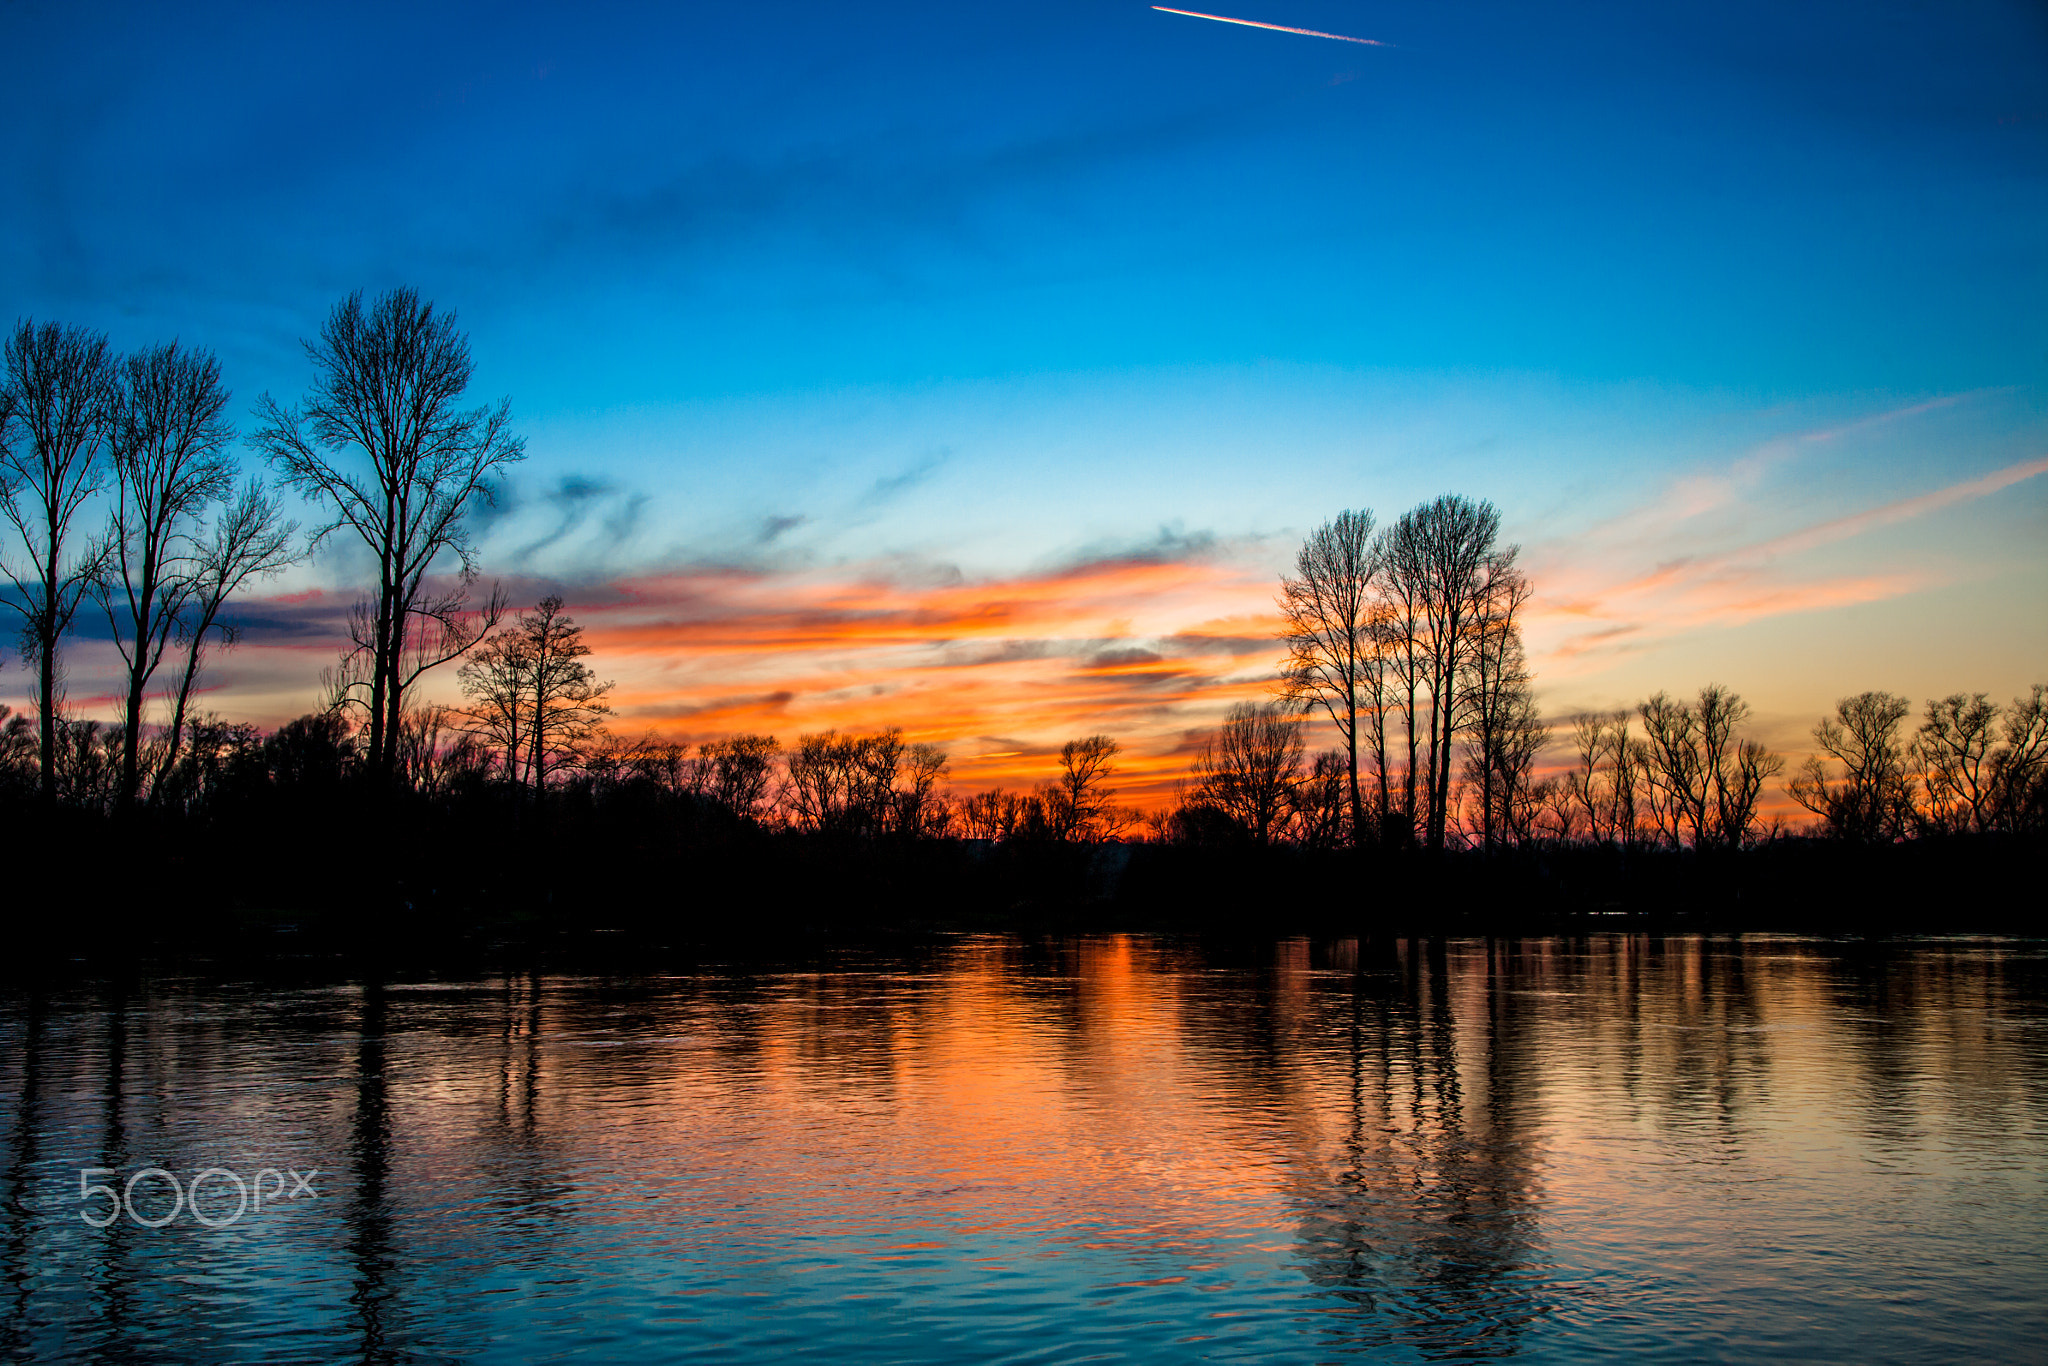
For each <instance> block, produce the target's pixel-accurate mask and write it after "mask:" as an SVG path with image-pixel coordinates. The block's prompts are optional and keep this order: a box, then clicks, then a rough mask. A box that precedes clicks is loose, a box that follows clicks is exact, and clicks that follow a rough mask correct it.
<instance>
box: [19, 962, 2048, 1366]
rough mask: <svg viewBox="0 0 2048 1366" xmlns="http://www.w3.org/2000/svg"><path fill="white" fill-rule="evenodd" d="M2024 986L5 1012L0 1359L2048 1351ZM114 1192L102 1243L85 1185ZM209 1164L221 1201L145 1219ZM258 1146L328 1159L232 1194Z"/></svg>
mask: <svg viewBox="0 0 2048 1366" xmlns="http://www.w3.org/2000/svg"><path fill="white" fill-rule="evenodd" d="M2044 969H2048V961H2044V949H2043V946H2042V945H2040V944H2037V943H2031V942H2012V941H1997V940H1954V941H1930V942H1921V943H1911V944H1894V945H1889V946H1882V947H1871V946H1865V945H1850V944H1836V943H1824V942H1813V941H1801V940H1791V939H1774V938H1754V937H1752V938H1746V939H1709V938H1666V939H1659V938H1641V937H1624V936H1615V937H1606V938H1593V939H1571V940H1567V939H1539V940H1491V941H1487V940H1470V941H1458V940H1452V941H1449V942H1445V941H1441V940H1438V941H1388V942H1381V943H1370V942H1368V943H1365V944H1363V945H1361V944H1358V943H1353V942H1338V943H1334V944H1321V943H1318V944H1310V943H1308V942H1307V941H1285V942H1281V943H1278V944H1269V945H1266V946H1263V947H1260V948H1257V949H1250V950H1246V949H1233V950H1230V951H1222V950H1216V949H1205V948H1203V947H1201V946H1198V945H1189V944H1181V943H1175V942H1170V941H1160V940H1151V939H1146V938H1139V937H1110V938H1100V939H1081V940H1069V941H1058V942H1053V941H1046V942H1019V941H1016V940H1012V939H1006V938H997V937H988V938H970V939H963V940H960V941H958V942H956V943H953V944H950V945H947V946H943V947H940V948H937V949H933V950H930V951H920V952H917V953H914V954H908V955H902V956H896V957H879V956H875V955H872V954H865V955H864V954H854V953H848V954H846V955H843V956H841V957H839V958H835V959H833V960H830V961H828V962H826V963H825V964H824V965H822V966H814V967H811V968H808V969H806V970H801V971H779V970H778V971H766V970H759V969H748V968H744V967H733V968H729V969H712V970H704V971H698V972H691V973H687V974H647V975H642V976H632V977H607V978H596V977H587V976H497V977H490V978H485V979H481V980H471V981H454V982H447V981H436V982H402V981H393V982H382V983H365V982H360V981H355V982H345V983H336V984H323V985H317V986H294V987H289V988H280V987H278V986H276V985H275V984H267V983H253V982H252V983H239V984H220V983H206V982H200V981H194V980H184V979H173V978H162V979H154V980H149V981H144V982H139V983H128V984H125V985H121V986H115V985H107V984H84V985H74V986H68V987H65V988H62V989H52V990H50V991H46V992H41V993H28V992H24V991H20V990H15V991H12V992H11V993H8V994H5V995H0V1045H4V1053H0V1105H4V1106H5V1107H6V1109H5V1114H4V1116H0V1134H4V1142H5V1145H6V1146H5V1149H4V1151H0V1193H4V1202H5V1203H4V1206H0V1278H4V1280H0V1359H7V1360H28V1361H47V1360H62V1359H84V1358H91V1357H145V1358H149V1359H153V1360H163V1361H180V1360H188V1361H195V1362H197V1361H206V1362H212V1361H237V1360H323V1361H324V1360H350V1359H358V1360H369V1361H413V1360H419V1361H437V1360H461V1361H482V1362H491V1361H505V1362H513V1361H529V1360H537V1359H538V1360H545V1359H565V1358H570V1357H581V1358H584V1359H591V1360H626V1359H632V1360H644V1361H659V1360H682V1359H691V1358H704V1359H720V1360H731V1359H737V1358H741V1357H748V1358H760V1357H765V1356H767V1355H770V1354H773V1355H780V1356H813V1357H818V1358H830V1359H858V1360H877V1361H880V1360H891V1361H908V1362H937V1361H953V1360H1003V1361H1074V1360H1081V1359H1094V1358H1104V1359H1121V1360H1170V1361H1183V1360H1202V1359H1214V1360H1234V1359H1251V1358H1259V1359H1268V1360H1297V1361H1344V1360H1352V1359H1363V1360H1373V1361H1421V1360H1470V1359H1481V1358H1494V1357H1525V1358H1528V1359H1531V1360H1535V1361H1575V1360H1580V1359H1593V1358H1622V1357H1627V1358H1631V1359H1641V1358H1651V1359H1662V1360H1672V1361H1694V1360H1703V1359H1720V1360H1735V1359H1758V1358H1768V1359H1780V1360H1788V1359H1813V1358H1830V1359H1861V1360H1886V1361H1941V1360H1953V1359H1958V1358H1965V1357H1969V1356H1981V1357H1986V1358H1994V1359H2001V1360H2004V1359H2013V1358H2015V1357H2026V1356H2029V1355H2032V1356H2035V1357H2036V1358H2037V1359H2038V1357H2039V1355H2040V1353H2041V1351H2042V1349H2041V1344H2042V1343H2043V1342H2044V1341H2048V1273H2044V1269H2043V1254H2042V1249H2043V1248H2044V1247H2048V1182H2044V1175H2048V1088H2044V1080H2048V1001H2044V991H2043V984H2044ZM146 1167H158V1168H162V1169H163V1170H164V1171H165V1172H167V1173H169V1174H170V1176H169V1177H168V1178H166V1177H163V1176H158V1175H151V1176H146V1177H144V1178H142V1179H141V1181H140V1183H139V1184H138V1185H136V1186H135V1187H134V1190H133V1196H134V1199H133V1202H132V1209H130V1210H129V1212H127V1213H124V1214H122V1215H121V1216H119V1217H117V1218H116V1219H115V1220H114V1222H112V1223H111V1224H110V1225H109V1226H108V1227H106V1228H104V1229H100V1228H94V1227H91V1226H89V1225H88V1223H87V1222H86V1218H85V1216H86V1215H92V1216H93V1217H95V1218H97V1217H100V1216H101V1214H102V1213H103V1212H105V1211H106V1210H107V1209H108V1204H107V1201H106V1198H105V1197H104V1196H103V1195H102V1196H95V1197H92V1198H87V1199H81V1196H80V1190H81V1177H80V1172H81V1171H84V1170H88V1169H99V1174H96V1175H93V1176H89V1177H87V1178H86V1183H87V1184H95V1183H100V1184H105V1183H111V1184H113V1185H114V1186H116V1187H117V1188H119V1187H120V1186H122V1185H125V1184H126V1183H127V1182H128V1181H130V1180H131V1178H133V1177H134V1176H135V1174H136V1173H137V1172H139V1171H141V1170H142V1169H143V1168H146ZM211 1168H219V1169H221V1172H220V1173H217V1174H215V1175H213V1176H210V1177H208V1178H207V1179H206V1180H205V1181H203V1182H202V1183H201V1184H200V1199H199V1212H200V1213H201V1214H203V1215H205V1216H207V1217H208V1218H209V1219H211V1220H212V1221H213V1222H215V1223H217V1224H221V1225H223V1226H221V1227H217V1228H215V1227H208V1226H207V1225H206V1224H203V1223H201V1222H199V1221H197V1220H196V1219H195V1218H194V1217H193V1212H192V1210H191V1208H190V1207H189V1205H188V1206H186V1207H183V1208H180V1209H178V1211H177V1214H176V1217H175V1218H173V1219H171V1220H170V1221H169V1222H167V1223H165V1224H164V1225H163V1226H162V1227H160V1228H149V1227H143V1226H141V1224H140V1223H138V1222H137V1220H138V1219H142V1220H149V1221H152V1222H154V1221H156V1220H160V1219H162V1218H163V1217H164V1215H165V1214H166V1213H168V1212H170V1211H171V1209H172V1197H171V1193H170V1188H169V1186H168V1184H167V1181H168V1179H177V1180H179V1181H180V1182H181V1183H186V1184H187V1185H188V1189H189V1182H190V1178H192V1177H193V1176H194V1175H195V1174H197V1173H199V1172H202V1171H205V1170H207V1169H211ZM265 1170H271V1171H274V1172H276V1173H278V1176H277V1178H276V1181H275V1184H276V1185H278V1186H279V1187H282V1186H283V1185H284V1184H285V1177H284V1175H283V1174H284V1173H286V1172H292V1171H296V1172H298V1173H300V1174H301V1176H302V1177H304V1174H305V1173H308V1172H313V1171H316V1170H317V1173H318V1174H317V1175H313V1176H310V1177H304V1179H305V1180H306V1182H307V1187H308V1190H309V1191H310V1192H311V1193H309V1194H307V1193H302V1194H300V1195H299V1196H298V1198H295V1199H285V1198H283V1195H282V1191H279V1192H278V1193H275V1194H270V1195H269V1202H268V1203H267V1204H265V1206H264V1207H263V1208H262V1209H260V1210H255V1209H247V1208H244V1212H243V1213H242V1214H241V1215H240V1216H239V1217H236V1218H234V1219H233V1220H232V1222H229V1216H231V1215H233V1214H234V1213H235V1211H236V1209H237V1208H238V1204H237V1199H236V1192H235V1189H234V1188H233V1185H232V1182H231V1177H233V1178H240V1179H241V1180H242V1182H243V1184H244V1185H245V1186H246V1185H248V1184H249V1183H250V1182H251V1181H253V1180H256V1179H257V1174H258V1173H260V1172H262V1171H265ZM265 1180H266V1182H267V1181H268V1178H265ZM266 1192H268V1185H266Z"/></svg>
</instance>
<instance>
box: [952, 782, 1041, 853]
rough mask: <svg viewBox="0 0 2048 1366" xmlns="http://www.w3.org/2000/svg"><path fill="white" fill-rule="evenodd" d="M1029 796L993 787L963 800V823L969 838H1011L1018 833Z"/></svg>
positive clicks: (961, 818) (961, 812)
mask: <svg viewBox="0 0 2048 1366" xmlns="http://www.w3.org/2000/svg"><path fill="white" fill-rule="evenodd" d="M1026 800H1028V799H1027V798H1026V797H1025V796H1023V795H1022V794H1019V793H1016V792H1010V791H1006V790H1005V789H1003V788H1000V787H992V788H990V789H989V790H988V791H986V792H979V793H976V794H975V795H974V796H972V797H969V798H968V799H967V800H966V801H964V802H962V803H961V804H960V823H961V825H962V827H963V828H964V829H965V830H966V833H967V837H968V838H969V839H977V840H1006V839H1009V838H1010V837H1011V836H1012V835H1014V834H1016V833H1017V827H1018V824H1019V822H1020V821H1021V820H1022V818H1023V813H1024V803H1025V802H1026Z"/></svg>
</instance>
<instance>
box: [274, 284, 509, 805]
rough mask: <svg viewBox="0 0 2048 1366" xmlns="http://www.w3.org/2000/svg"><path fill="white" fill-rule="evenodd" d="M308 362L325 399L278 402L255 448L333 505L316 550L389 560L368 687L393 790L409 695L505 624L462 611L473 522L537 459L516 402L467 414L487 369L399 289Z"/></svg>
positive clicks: (374, 765)
mask: <svg viewBox="0 0 2048 1366" xmlns="http://www.w3.org/2000/svg"><path fill="white" fill-rule="evenodd" d="M306 354H307V357H308V358H309V359H310V360H311V361H312V362H313V365H314V368H315V370H316V372H317V377H316V379H315V382H314V386H313V389H312V390H311V392H310V393H309V394H308V395H307V396H306V399H305V401H304V402H303V403H301V404H300V405H299V406H298V407H296V408H284V407H281V406H279V405H278V404H277V403H276V402H275V401H273V400H272V399H271V397H270V396H269V395H268V394H265V395H264V396H263V398H262V400H261V402H260V403H259V404H258V406H257V415H258V416H259V418H261V419H262V422H263V426H262V428H261V429H260V430H259V431H258V432H257V433H256V436H255V438H254V439H255V441H256V443H257V444H258V445H259V446H261V447H262V448H263V449H264V450H265V451H266V452H267V453H268V454H269V456H270V458H271V460H272V462H273V463H274V464H275V465H276V466H277V468H278V470H279V471H280V472H281V473H282V474H283V475H284V477H285V478H286V479H287V480H288V481H289V482H290V483H291V485H292V487H294V488H296V489H298V490H299V491H300V492H301V493H303V494H305V495H306V496H307V497H309V498H314V499H318V500H321V501H323V502H325V503H327V504H328V505H330V507H331V508H332V509H333V519H332V520H331V521H329V522H328V523H326V524H325V525H324V526H322V527H320V528H319V529H318V530H317V531H316V532H315V533H314V540H315V542H316V543H317V542H318V541H319V540H321V539H322V538H324V537H325V536H327V535H329V534H330V533H332V532H335V531H339V530H341V529H342V528H344V527H345V528H347V529H348V530H350V531H351V532H353V533H354V534H355V535H356V536H357V537H358V538H360V539H361V541H362V543H363V544H364V546H366V547H367V548H368V550H369V552H370V555H371V557H372V558H373V559H374V560H375V561H376V564H377V589H376V594H375V596H374V598H373V599H372V600H371V602H370V604H369V607H368V610H367V611H366V612H365V613H364V618H363V622H362V624H361V629H360V630H359V631H358V632H357V644H358V646H359V647H360V648H361V649H362V650H363V651H364V652H365V653H366V654H367V655H368V659H369V663H368V675H369V676H368V678H367V679H363V680H361V682H362V683H363V685H364V686H365V687H366V688H367V691H368V693H369V698H368V710H369V714H370V728H369V729H370V734H369V756H368V762H369V767H370V771H371V773H372V774H373V775H374V776H375V777H376V778H378V779H379V780H382V781H387V782H388V781H389V780H390V778H391V776H392V773H393V768H394V761H395V756H396V749H395V741H396V734H397V726H398V720H399V717H400V716H401V715H402V714H403V712H404V702H405V693H406V689H407V688H408V687H409V686H410V684H411V683H413V682H414V681H416V680H417V679H418V677H419V676H420V674H421V673H423V672H425V670H427V669H430V668H433V667H435V666H437V665H439V664H443V663H447V662H448V661H450V660H452V659H454V658H457V657H459V656H460V655H462V654H463V653H465V652H467V651H468V650H469V649H470V648H472V647H473V646H475V645H476V644H477V643H478V642H479V641H481V640H482V639H483V637H484V634H485V632H487V631H488V630H490V629H491V628H492V627H493V626H495V624H496V619H495V614H494V613H492V612H489V611H487V612H486V613H484V614H483V616H482V617H472V616H469V615H468V614H465V613H464V612H463V611H462V610H461V604H462V600H463V599H462V594H463V592H464V591H466V589H467V587H468V585H469V583H470V582H471V581H472V580H473V578H474V576H475V573H476V566H475V562H474V557H473V552H472V546H471V541H470V537H469V532H468V529H467V526H466V523H465V521H464V518H465V515H466V514H467V513H468V512H470V511H471V510H472V509H473V508H474V507H475V506H476V505H477V504H478V503H488V502H490V501H491V499H492V496H493V494H492V486H491V481H492V479H493V478H494V477H495V476H496V475H497V474H498V473H499V472H500V471H502V470H503V469H504V468H505V467H506V466H507V465H510V464H511V463H513V462H514V461H517V460H520V459H523V458H524V455H525V446H524V443H523V442H522V441H521V440H520V438H518V437H516V436H514V435H512V433H511V423H512V406H511V400H509V399H506V400H502V401H501V402H500V403H499V404H498V406H497V407H496V408H489V407H482V408H471V409H464V408H459V407H457V406H456V405H457V402H458V400H459V399H460V398H461V397H462V394H463V392H464V391H465V390H466V389H467V388H468V387H469V381H470V376H471V372H472V369H473V367H472V365H471V362H470V355H469V343H468V340H467V339H466V338H465V337H464V336H463V335H462V334H461V333H459V332H457V331H456V330H455V316H454V315H453V314H452V313H437V312H436V311H435V309H434V306H433V305H432V304H430V303H426V302H424V301H422V300H421V298H420V297H419V295H418V293H416V292H415V291H413V290H410V289H394V290H392V291H390V292H388V293H386V294H384V295H382V296H381V297H379V298H378V299H377V301H376V302H375V303H374V304H373V305H371V306H369V307H368V308H365V307H364V304H363V296H362V293H361V291H358V292H356V293H354V294H351V295H350V296H349V297H348V298H346V299H344V300H342V302H341V303H339V304H338V305H336V306H335V309H334V311H333V313H331V314H330V315H329V316H328V319H327V322H326V324H325V325H324V326H323V327H322V328H321V330H320V337H319V339H318V340H317V341H310V342H307V343H306ZM344 460H347V461H348V462H349V464H352V465H355V466H356V468H353V469H352V468H349V467H348V466H347V465H345V464H344V463H343V462H344ZM363 466H367V469H364V468H363ZM450 560H452V561H453V562H454V564H455V567H456V568H457V570H458V571H459V580H460V587H459V588H458V589H456V590H453V591H442V592H435V591H431V590H430V589H429V587H428V579H429V576H430V575H432V574H434V573H435V572H437V571H438V570H439V569H441V568H443V567H444V566H446V565H447V564H448V562H449V561H450ZM494 603H495V599H494ZM348 681H349V683H351V684H353V683H355V682H356V681H357V680H354V679H350V680H348Z"/></svg>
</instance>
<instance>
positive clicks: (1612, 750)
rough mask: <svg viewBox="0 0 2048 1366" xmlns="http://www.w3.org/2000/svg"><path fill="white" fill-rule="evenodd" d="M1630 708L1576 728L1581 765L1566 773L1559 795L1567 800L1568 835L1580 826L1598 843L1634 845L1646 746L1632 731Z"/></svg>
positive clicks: (1590, 717)
mask: <svg viewBox="0 0 2048 1366" xmlns="http://www.w3.org/2000/svg"><path fill="white" fill-rule="evenodd" d="M1631 716H1632V713H1630V712H1627V711H1618V712H1614V713H1612V714H1611V715H1610V714H1606V713H1599V712H1595V713H1591V714H1589V715H1585V716H1581V717H1579V718H1578V719H1577V720H1576V721H1575V722H1574V723H1573V728H1572V747H1573V752H1574V754H1575V755H1576V756H1577V760H1578V762H1577V766H1576V767H1574V768H1573V769H1572V770H1571V771H1570V772H1569V773H1567V774H1565V775H1564V781H1563V784H1562V788H1561V792H1560V796H1561V798H1563V799H1564V800H1565V801H1567V802H1568V807H1567V808H1566V810H1567V814H1566V815H1565V816H1564V821H1565V829H1564V832H1563V837H1569V836H1570V834H1571V832H1572V830H1573V829H1574V828H1577V827H1579V825H1580V818H1581V817H1583V828H1584V830H1585V832H1586V838H1588V839H1590V840H1591V841H1593V843H1595V844H1606V843H1610V842H1611V843H1616V844H1621V845H1624V846H1626V845H1629V844H1633V843H1634V842H1635V839H1636V824H1637V820H1638V815H1639V813H1638V809H1637V808H1638V800H1637V799H1638V794H1639V792H1640V788H1641V760H1642V745H1641V743H1640V742H1639V741H1637V740H1635V739H1634V738H1633V737H1632V736H1630V734H1629V720H1630V718H1631Z"/></svg>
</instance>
